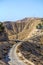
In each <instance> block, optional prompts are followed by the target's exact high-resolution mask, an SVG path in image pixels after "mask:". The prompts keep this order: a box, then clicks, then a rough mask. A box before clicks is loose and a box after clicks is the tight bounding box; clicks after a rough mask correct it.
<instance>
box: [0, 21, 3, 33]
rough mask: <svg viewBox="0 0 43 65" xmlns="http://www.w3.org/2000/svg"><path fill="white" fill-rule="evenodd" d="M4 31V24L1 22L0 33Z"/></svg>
mask: <svg viewBox="0 0 43 65" xmlns="http://www.w3.org/2000/svg"><path fill="white" fill-rule="evenodd" d="M3 31H4V26H3V23H1V22H0V33H1V32H3Z"/></svg>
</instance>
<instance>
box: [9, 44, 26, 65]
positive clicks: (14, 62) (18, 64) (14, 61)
mask: <svg viewBox="0 0 43 65" xmlns="http://www.w3.org/2000/svg"><path fill="white" fill-rule="evenodd" d="M16 46H17V44H15V45H14V46H13V47H12V48H11V50H10V53H9V58H10V59H11V60H10V61H9V62H8V63H9V64H10V65H26V64H25V63H24V62H23V61H21V60H20V59H19V58H18V57H17V55H16V52H15V48H16Z"/></svg>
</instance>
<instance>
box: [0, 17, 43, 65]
mask: <svg viewBox="0 0 43 65" xmlns="http://www.w3.org/2000/svg"><path fill="white" fill-rule="evenodd" d="M42 22H43V18H24V19H22V20H18V21H16V22H12V21H5V22H3V25H4V27H5V31H3V32H2V33H1V34H0V64H1V63H2V65H3V64H4V63H5V64H4V65H7V64H6V63H7V62H8V60H9V58H8V57H7V58H8V60H7V59H6V55H7V53H8V51H9V49H10V48H11V47H12V45H13V44H15V42H14V41H12V40H14V39H19V40H24V41H28V40H29V42H23V45H22V47H21V48H20V52H21V53H22V54H23V55H24V56H25V58H27V55H28V54H30V53H32V54H30V56H29V57H28V58H27V59H28V60H31V61H33V60H32V57H33V58H34V56H35V58H36V59H39V61H40V62H41V63H42V61H43V59H42V56H40V54H41V55H43V29H37V28H36V26H37V25H38V24H39V23H42ZM38 35H39V36H38ZM40 35H41V37H40ZM36 36H37V37H36ZM39 38H40V40H39ZM9 40H10V41H9ZM40 41H41V42H40ZM31 45H32V46H31ZM33 47H34V49H35V50H34V49H33ZM37 47H38V48H37ZM23 48H24V49H23ZM31 48H32V49H31ZM40 50H41V52H40ZM28 51H29V52H28ZM25 52H27V54H25ZM37 52H38V53H37ZM35 53H36V54H35ZM38 55H39V56H38ZM40 59H41V60H40ZM5 60H7V62H6V61H5ZM34 60H35V59H34ZM35 61H36V60H35ZM33 62H34V61H33ZM36 62H38V61H36ZM42 64H43V63H42ZM36 65H37V64H36Z"/></svg>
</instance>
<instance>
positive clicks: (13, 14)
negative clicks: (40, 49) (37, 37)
mask: <svg viewBox="0 0 43 65" xmlns="http://www.w3.org/2000/svg"><path fill="white" fill-rule="evenodd" d="M25 17H43V0H0V21H16V20H19V19H22V18H25Z"/></svg>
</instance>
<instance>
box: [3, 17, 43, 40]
mask: <svg viewBox="0 0 43 65" xmlns="http://www.w3.org/2000/svg"><path fill="white" fill-rule="evenodd" d="M42 21H43V20H42V18H24V19H22V20H18V21H16V22H11V21H6V22H4V23H3V24H4V26H5V29H6V32H7V34H8V37H9V39H24V38H26V37H28V34H30V35H32V34H33V33H34V32H35V31H37V29H36V26H37V25H38V24H39V23H41V22H42ZM32 30H33V31H32ZM30 32H32V33H30Z"/></svg>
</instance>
